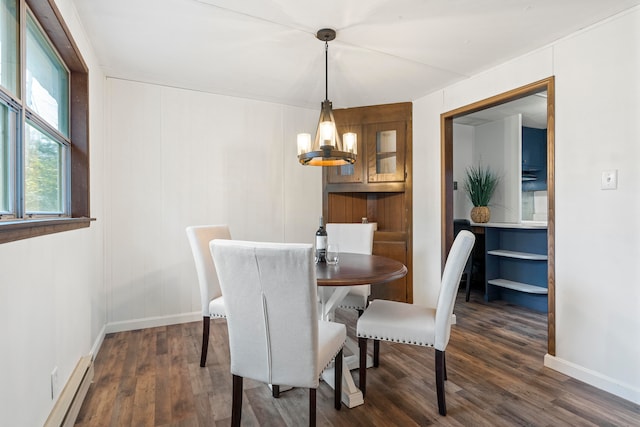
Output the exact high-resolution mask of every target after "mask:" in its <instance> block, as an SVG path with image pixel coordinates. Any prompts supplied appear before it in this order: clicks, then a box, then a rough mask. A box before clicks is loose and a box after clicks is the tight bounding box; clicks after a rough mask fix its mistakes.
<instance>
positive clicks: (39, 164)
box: [0, 0, 90, 243]
mask: <svg viewBox="0 0 640 427" xmlns="http://www.w3.org/2000/svg"><path fill="white" fill-rule="evenodd" d="M52 3H53V2H49V1H47V0H0V24H1V26H0V243H4V242H8V241H13V240H18V239H24V238H29V237H34V236H38V235H42V234H49V233H54V232H59V231H66V230H71V229H75V228H80V227H87V226H89V221H90V218H89V164H88V161H89V160H88V159H89V155H88V154H89V153H88V149H89V142H88V74H87V67H86V65H85V64H84V61H83V60H82V57H81V56H80V54H79V52H78V50H77V48H76V47H75V43H74V42H73V39H72V37H71V36H70V34H69V33H68V30H67V27H66V25H65V24H64V22H62V21H61V20H60V19H61V18H60V17H61V14H60V12H59V11H58V10H57V9H55V4H52ZM21 11H25V13H22V14H21ZM41 22H45V23H46V29H45V27H43V26H41V25H40V23H41ZM21 28H22V29H23V30H22V31H21V30H20V29H21ZM20 34H24V39H23V40H21V37H20Z"/></svg>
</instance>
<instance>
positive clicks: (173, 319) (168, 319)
mask: <svg viewBox="0 0 640 427" xmlns="http://www.w3.org/2000/svg"><path fill="white" fill-rule="evenodd" d="M197 321H202V312H200V311H195V312H193V313H183V314H175V315H171V316H157V317H146V318H144V319H134V320H123V321H121V322H111V323H107V324H106V326H105V331H104V332H105V334H112V333H114V332H123V331H134V330H136V329H146V328H155V327H158V326H167V325H177V324H179V323H190V322H197Z"/></svg>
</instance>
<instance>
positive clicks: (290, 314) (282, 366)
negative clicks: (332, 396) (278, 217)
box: [210, 240, 320, 388]
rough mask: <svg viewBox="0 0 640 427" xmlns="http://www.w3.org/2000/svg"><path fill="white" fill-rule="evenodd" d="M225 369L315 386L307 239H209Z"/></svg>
mask: <svg viewBox="0 0 640 427" xmlns="http://www.w3.org/2000/svg"><path fill="white" fill-rule="evenodd" d="M210 247H211V254H212V256H213V259H214V262H215V265H216V269H217V271H218V277H219V278H220V286H221V287H222V292H223V294H224V303H225V308H226V311H227V325H228V330H229V349H230V353H231V373H232V374H234V375H238V376H241V377H247V378H252V379H254V380H257V381H262V382H265V383H269V384H283V385H289V386H293V387H306V388H317V387H318V382H319V376H320V372H319V371H318V367H317V365H318V311H317V303H316V301H317V291H316V286H317V283H316V270H315V263H314V260H313V249H312V245H308V244H295V243H259V242H243V241H237V240H236V241H233V240H227V241H225V240H214V241H212V242H211V243H210Z"/></svg>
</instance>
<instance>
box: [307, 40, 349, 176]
mask: <svg viewBox="0 0 640 427" xmlns="http://www.w3.org/2000/svg"><path fill="white" fill-rule="evenodd" d="M316 38H317V39H318V40H321V41H324V58H325V95H324V101H322V108H321V110H320V119H319V120H318V128H317V129H316V137H315V139H314V141H313V145H311V134H308V133H299V134H298V160H299V161H300V163H301V164H302V165H308V166H341V165H348V164H353V163H355V161H356V155H357V150H358V144H357V135H356V134H355V133H353V132H348V133H345V134H344V135H343V138H340V135H339V134H338V129H337V128H336V120H335V119H334V117H333V111H332V105H331V101H329V55H328V53H329V42H330V41H331V40H333V39H335V38H336V32H335V30H332V29H330V28H323V29H321V30H318V33H317V34H316Z"/></svg>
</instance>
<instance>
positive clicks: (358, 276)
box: [316, 252, 407, 286]
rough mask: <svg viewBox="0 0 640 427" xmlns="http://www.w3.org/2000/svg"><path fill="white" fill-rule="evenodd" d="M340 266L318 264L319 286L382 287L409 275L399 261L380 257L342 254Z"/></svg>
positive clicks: (317, 276)
mask: <svg viewBox="0 0 640 427" xmlns="http://www.w3.org/2000/svg"><path fill="white" fill-rule="evenodd" d="M339 258H340V259H339V261H338V264H335V265H331V264H327V263H324V262H319V263H317V264H316V278H317V281H318V286H354V285H365V284H366V285H380V284H383V283H388V282H392V281H394V280H396V279H401V278H403V277H404V276H406V275H407V267H406V266H405V265H404V264H402V263H401V262H399V261H396V260H394V259H391V258H387V257H383V256H379V255H364V254H353V253H347V252H344V253H340V256H339Z"/></svg>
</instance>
